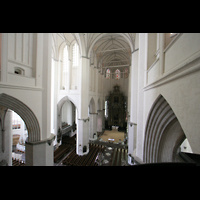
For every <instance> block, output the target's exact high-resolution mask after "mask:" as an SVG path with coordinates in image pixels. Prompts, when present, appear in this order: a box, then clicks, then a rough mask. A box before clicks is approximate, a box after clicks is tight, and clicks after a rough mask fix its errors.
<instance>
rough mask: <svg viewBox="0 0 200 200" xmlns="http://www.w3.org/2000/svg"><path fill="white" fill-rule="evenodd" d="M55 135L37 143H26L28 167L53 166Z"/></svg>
mask: <svg viewBox="0 0 200 200" xmlns="http://www.w3.org/2000/svg"><path fill="white" fill-rule="evenodd" d="M54 139H55V135H54V134H51V136H50V137H49V138H48V139H46V140H41V141H37V142H28V141H26V143H25V145H26V166H53V152H54V148H53V140H54Z"/></svg>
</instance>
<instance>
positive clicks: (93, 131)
mask: <svg viewBox="0 0 200 200" xmlns="http://www.w3.org/2000/svg"><path fill="white" fill-rule="evenodd" d="M97 114H98V113H90V121H89V125H90V126H89V132H90V136H89V137H90V138H89V139H90V140H96V139H97ZM94 134H96V136H94Z"/></svg>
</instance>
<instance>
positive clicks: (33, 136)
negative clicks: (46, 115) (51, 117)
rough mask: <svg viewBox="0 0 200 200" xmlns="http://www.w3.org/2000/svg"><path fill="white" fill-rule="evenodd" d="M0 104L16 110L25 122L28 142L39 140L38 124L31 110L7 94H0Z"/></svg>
mask: <svg viewBox="0 0 200 200" xmlns="http://www.w3.org/2000/svg"><path fill="white" fill-rule="evenodd" d="M0 105H2V106H5V107H7V108H8V109H11V110H13V111H14V112H16V113H17V114H18V115H19V116H20V117H21V118H22V119H23V121H24V122H25V124H26V128H27V130H28V142H36V141H40V140H41V138H40V126H39V123H38V120H37V118H36V116H35V114H34V113H33V111H32V110H31V109H30V108H29V107H28V106H27V105H25V104H24V103H23V102H21V101H20V100H18V99H16V98H14V97H12V96H10V95H7V94H5V93H2V94H0Z"/></svg>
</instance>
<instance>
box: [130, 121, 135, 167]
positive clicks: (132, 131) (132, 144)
mask: <svg viewBox="0 0 200 200" xmlns="http://www.w3.org/2000/svg"><path fill="white" fill-rule="evenodd" d="M136 132H137V124H135V123H132V122H128V154H131V155H132V156H133V157H134V156H135V154H136V152H135V149H136V137H137V133H136ZM129 157H130V156H129ZM128 163H129V164H131V157H130V158H129V159H128Z"/></svg>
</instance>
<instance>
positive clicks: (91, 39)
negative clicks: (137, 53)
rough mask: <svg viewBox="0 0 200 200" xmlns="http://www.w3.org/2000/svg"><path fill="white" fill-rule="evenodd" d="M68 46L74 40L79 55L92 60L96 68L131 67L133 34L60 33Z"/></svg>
mask: <svg viewBox="0 0 200 200" xmlns="http://www.w3.org/2000/svg"><path fill="white" fill-rule="evenodd" d="M61 34H62V35H63V37H64V38H65V41H66V43H67V44H68V45H71V43H72V42H73V41H74V40H76V42H77V43H78V45H79V50H80V54H81V55H82V56H86V57H89V58H91V60H93V59H92V57H95V59H96V61H97V66H96V67H97V68H101V67H105V66H117V65H124V66H125V65H127V66H130V65H131V52H133V51H134V49H135V48H134V46H135V45H134V42H135V33H61Z"/></svg>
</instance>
